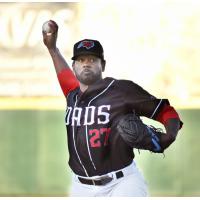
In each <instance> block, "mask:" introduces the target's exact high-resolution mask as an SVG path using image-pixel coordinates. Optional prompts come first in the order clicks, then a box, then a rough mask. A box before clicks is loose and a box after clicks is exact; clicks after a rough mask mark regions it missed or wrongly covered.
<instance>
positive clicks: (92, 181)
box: [78, 171, 124, 185]
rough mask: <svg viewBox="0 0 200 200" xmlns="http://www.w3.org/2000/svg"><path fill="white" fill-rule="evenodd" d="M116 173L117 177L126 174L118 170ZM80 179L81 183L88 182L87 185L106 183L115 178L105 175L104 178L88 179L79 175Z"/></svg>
mask: <svg viewBox="0 0 200 200" xmlns="http://www.w3.org/2000/svg"><path fill="white" fill-rule="evenodd" d="M115 175H116V178H117V179H118V178H121V177H123V176H124V174H123V172H122V171H119V172H116V173H115ZM78 179H79V181H80V182H81V183H83V184H87V185H106V184H107V183H109V182H110V181H112V180H113V178H112V177H110V176H108V175H107V176H103V177H102V178H99V179H87V178H82V177H78Z"/></svg>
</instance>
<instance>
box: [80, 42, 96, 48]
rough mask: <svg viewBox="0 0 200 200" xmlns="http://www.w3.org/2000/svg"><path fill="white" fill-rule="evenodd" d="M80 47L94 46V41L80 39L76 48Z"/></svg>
mask: <svg viewBox="0 0 200 200" xmlns="http://www.w3.org/2000/svg"><path fill="white" fill-rule="evenodd" d="M81 47H85V48H86V49H91V48H92V47H94V42H93V41H82V42H81V43H79V45H78V47H77V49H79V48H81Z"/></svg>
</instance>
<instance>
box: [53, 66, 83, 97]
mask: <svg viewBox="0 0 200 200" xmlns="http://www.w3.org/2000/svg"><path fill="white" fill-rule="evenodd" d="M57 77H58V81H59V83H60V87H61V89H62V91H63V93H64V95H65V96H66V95H68V93H69V92H70V91H72V90H74V89H75V88H77V87H79V83H78V81H77V79H76V77H75V76H74V74H73V72H72V71H71V69H69V68H66V69H63V70H61V71H60V72H59V73H58V74H57Z"/></svg>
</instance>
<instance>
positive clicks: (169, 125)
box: [155, 105, 183, 149]
mask: <svg viewBox="0 0 200 200" xmlns="http://www.w3.org/2000/svg"><path fill="white" fill-rule="evenodd" d="M155 120H157V121H159V122H160V123H162V124H163V125H164V126H165V130H166V134H161V136H160V143H161V145H162V147H163V148H164V149H166V148H167V147H168V146H170V144H172V143H173V142H174V141H175V140H176V136H177V134H178V131H179V130H180V129H181V128H182V125H183V123H182V121H181V120H180V117H179V115H178V113H177V112H176V110H175V109H174V108H173V107H172V106H170V105H164V106H163V108H162V109H161V110H160V112H159V113H158V114H157V117H156V118H155Z"/></svg>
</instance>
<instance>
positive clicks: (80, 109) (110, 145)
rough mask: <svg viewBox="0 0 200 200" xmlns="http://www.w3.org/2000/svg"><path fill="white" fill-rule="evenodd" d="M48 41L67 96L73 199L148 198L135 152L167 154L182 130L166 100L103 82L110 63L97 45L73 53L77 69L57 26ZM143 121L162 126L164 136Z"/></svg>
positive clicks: (85, 44)
mask: <svg viewBox="0 0 200 200" xmlns="http://www.w3.org/2000/svg"><path fill="white" fill-rule="evenodd" d="M47 23H48V26H49V28H48V32H47V31H46V30H44V29H43V41H44V44H45V45H46V47H47V49H48V51H49V54H50V56H51V58H52V60H53V63H54V66H55V70H56V73H57V77H58V81H59V83H60V86H61V88H62V91H63V93H64V95H65V97H66V102H67V108H66V116H65V123H66V129H67V138H68V150H69V166H70V168H71V169H72V187H71V194H70V195H71V196H91V197H94V196H127V197H128V196H130V197H133V196H135V197H136V196H138V197H139V196H140V197H142V196H143V197H145V196H148V190H147V185H146V182H145V180H144V178H143V176H142V175H141V173H140V171H139V170H138V168H137V166H136V163H135V161H134V151H133V149H135V148H136V149H144V150H149V151H151V152H155V153H163V152H164V150H165V149H166V148H167V147H169V145H171V144H172V143H173V142H174V141H175V139H176V136H177V133H178V131H179V129H180V128H181V126H182V122H181V121H180V118H179V115H178V113H177V112H176V111H175V109H174V108H173V107H172V106H171V105H170V103H169V101H168V100H167V99H158V98H156V97H155V96H153V95H151V94H149V93H148V92H147V91H145V90H144V89H143V88H142V87H140V86H139V85H137V84H136V83H134V82H132V81H129V80H117V79H114V78H111V77H107V78H103V77H102V73H103V71H104V70H105V66H106V60H105V58H104V52H103V47H102V45H101V44H100V42H99V41H97V40H92V39H84V40H81V41H78V42H77V43H75V45H74V48H73V57H72V60H73V63H72V70H71V69H70V67H69V66H68V64H67V62H66V61H65V59H64V58H63V56H62V55H61V53H60V52H59V49H58V48H57V46H56V41H57V33H58V25H57V24H56V22H54V21H52V20H50V21H48V22H47ZM140 116H145V117H148V118H150V119H153V120H156V121H158V122H160V123H162V124H163V125H164V127H165V131H166V132H165V133H164V132H161V131H159V130H158V129H156V128H154V127H152V126H147V125H145V124H144V123H143V122H142V120H141V119H140Z"/></svg>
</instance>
